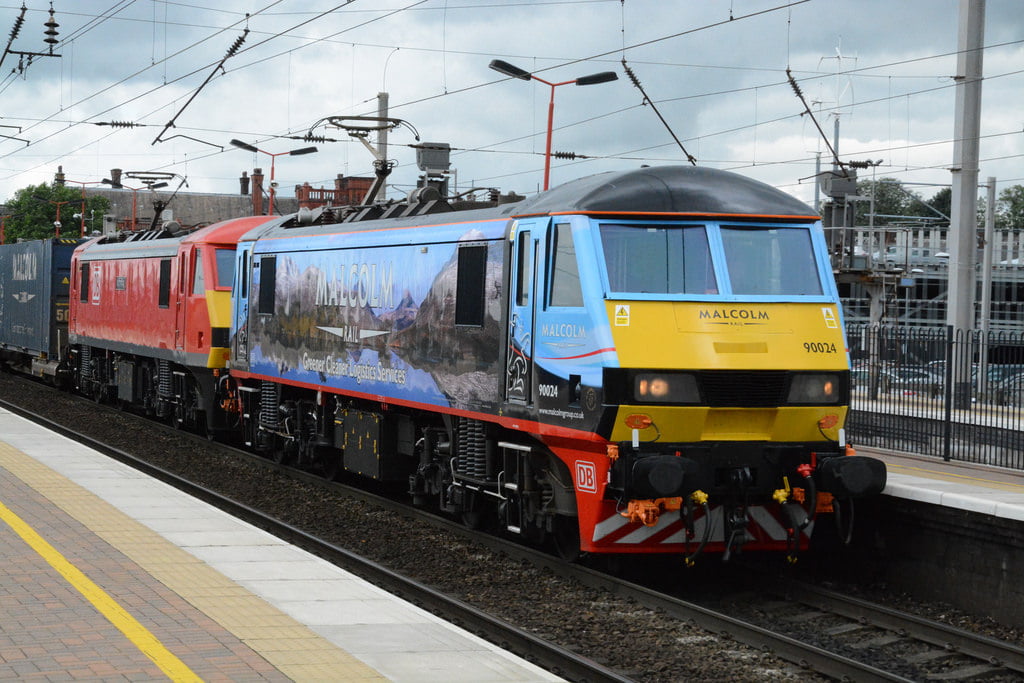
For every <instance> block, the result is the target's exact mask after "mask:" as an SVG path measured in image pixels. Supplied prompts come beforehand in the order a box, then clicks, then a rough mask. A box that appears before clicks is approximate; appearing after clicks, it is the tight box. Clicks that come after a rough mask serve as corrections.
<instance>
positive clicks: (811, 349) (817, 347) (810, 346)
mask: <svg viewBox="0 0 1024 683" xmlns="http://www.w3.org/2000/svg"><path fill="white" fill-rule="evenodd" d="M804 351H806V352H807V353H836V345H835V343H833V342H804Z"/></svg>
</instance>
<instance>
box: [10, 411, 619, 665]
mask: <svg viewBox="0 0 1024 683" xmlns="http://www.w3.org/2000/svg"><path fill="white" fill-rule="evenodd" d="M0 408H4V409H6V410H9V411H10V412H12V413H14V414H16V415H18V416H20V417H23V418H25V419H28V420H31V421H32V422H35V423H36V424H39V425H40V426H43V427H45V428H46V429H49V430H51V431H53V432H56V433H58V434H61V435H62V436H65V437H67V438H70V439H72V440H74V441H77V442H79V443H81V444H83V445H86V446H88V447H89V448H92V449H93V450H96V451H98V452H100V453H102V454H103V455H106V456H108V457H111V458H113V459H115V460H117V461H119V462H122V463H124V464H126V465H128V466H130V467H132V468H135V469H137V470H139V471H141V472H143V473H145V474H147V475H148V476H151V477H153V478H154V479H158V480H160V481H162V482H164V483H167V484H169V485H171V486H174V487H175V488H177V489H179V490H181V491H183V492H184V493H187V494H188V495H191V496H193V497H195V498H198V499H200V500H202V501H204V502H206V503H209V504H211V505H213V506H215V507H217V508H219V509H221V510H224V511H225V512H228V513H229V514H231V515H233V516H235V517H238V518H240V519H243V520H245V521H247V522H249V523H250V524H254V525H255V526H258V527H260V528H261V529H264V530H265V531H268V532H269V533H272V534H274V535H275V536H277V537H279V538H282V539H283V540H286V541H288V542H290V543H293V544H294V545H297V546H299V547H302V548H303V549H305V550H307V551H309V552H312V553H314V554H316V555H318V556H320V557H323V558H325V559H327V560H328V561H330V562H332V563H334V564H336V565H338V566H340V567H343V568H345V569H347V570H349V571H351V572H352V573H354V574H357V575H358V576H360V577H362V578H364V579H366V580H367V581H370V582H371V583H374V584H376V585H378V586H380V587H382V588H384V589H385V590H387V591H389V592H390V593H393V594H395V595H397V596H398V597H400V598H402V599H404V600H406V601H408V602H411V603H413V604H415V605H417V606H419V607H421V608H422V609H425V610H427V611H430V612H432V613H434V614H436V615H438V616H440V617H441V618H443V619H446V620H447V621H450V622H452V623H454V624H456V625H457V626H460V627H461V628H464V629H466V630H468V631H470V632H472V633H475V634H476V635H478V636H480V637H482V638H484V639H486V640H489V641H490V642H492V643H495V644H497V645H498V646H500V647H502V648H503V649H506V650H509V651H511V652H513V653H515V654H517V655H519V656H520V657H522V658H524V659H526V660H527V661H530V662H532V663H533V664H536V665H537V666H540V667H542V668H545V669H547V670H549V671H551V672H552V673H554V674H556V675H558V676H562V677H563V678H567V679H568V680H572V681H588V682H590V681H594V682H604V681H608V682H614V683H628V682H629V681H631V680H632V679H630V678H629V677H628V676H625V675H623V674H620V673H619V672H617V671H614V670H613V669H610V668H608V667H605V666H603V665H601V664H599V663H597V662H595V661H593V660H592V659H589V658H587V657H584V656H581V655H578V654H576V653H574V652H571V651H569V650H567V649H565V648H562V647H559V646H558V645H555V644H553V643H550V642H547V641H545V640H543V639H541V638H538V637H537V636H535V635H533V634H531V633H529V632H527V631H524V630H523V629H520V628H517V627H516V626H513V625H512V624H509V623H508V622H505V621H503V620H501V619H498V618H496V617H493V616H491V615H489V614H485V613H483V612H481V611H480V610H478V609H477V608H475V607H473V606H471V605H469V604H467V603H465V602H462V601H461V600H456V599H455V598H452V597H450V596H448V595H445V594H443V593H441V592H439V591H436V590H434V589H432V588H430V587H429V586H426V585H424V584H421V583H419V582H417V581H414V580H412V579H409V578H407V577H405V576H402V575H401V574H398V573H397V572H394V571H391V570H390V569H388V568H387V567H384V566H383V565H380V564H378V563H376V562H373V561H371V560H368V559H366V558H364V557H361V556H359V555H358V554H356V553H353V552H351V551H349V550H346V549H344V548H341V547H338V546H335V545H333V544H330V543H327V542H325V541H323V540H321V539H318V538H317V537H315V536H313V535H311V534H309V533H306V532H305V531H303V530H301V529H298V528H296V527H294V526H292V525H289V524H286V523H284V522H282V521H280V520H278V519H275V518H273V517H271V516H268V515H266V514H264V513H262V512H261V511H259V510H257V509H255V508H253V507H250V506H248V505H245V504H243V503H240V502H238V501H235V500H233V499H231V498H228V497H226V496H223V495H221V494H220V493H218V492H216V491H214V490H212V489H209V488H206V487H204V486H200V485H199V484H196V483H194V482H191V481H189V480H188V479H185V478H184V477H181V476H179V475H177V474H175V473H173V472H171V471H169V470H166V469H164V468H162V467H159V466H157V465H154V464H152V463H148V462H146V461H145V460H142V459H140V458H137V457H135V456H133V455H131V454H130V453H127V452H125V451H122V450H120V449H118V448H114V447H111V446H109V445H107V444H104V443H103V442H101V441H98V440H96V439H94V438H92V437H90V436H88V435H85V434H82V433H80V432H77V431H75V430H73V429H70V428H68V427H65V426H63V425H61V424H59V423H57V422H54V421H52V420H49V419H47V418H45V417H43V416H41V415H37V414H35V413H32V412H31V411H28V410H25V409H23V408H20V407H19V406H16V405H14V404H12V403H10V402H8V401H6V400H3V399H0Z"/></svg>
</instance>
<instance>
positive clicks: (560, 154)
mask: <svg viewBox="0 0 1024 683" xmlns="http://www.w3.org/2000/svg"><path fill="white" fill-rule="evenodd" d="M551 156H553V157H555V158H556V159H568V160H570V161H572V160H573V159H575V158H576V152H552V153H551Z"/></svg>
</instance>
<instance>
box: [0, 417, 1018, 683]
mask: <svg viewBox="0 0 1024 683" xmlns="http://www.w3.org/2000/svg"><path fill="white" fill-rule="evenodd" d="M4 407H7V406H6V405H5V406H4ZM9 409H12V410H15V411H16V412H22V411H21V410H20V409H18V408H16V407H11V408H9ZM58 428H59V427H58ZM59 429H61V430H63V431H65V432H68V431H70V430H65V429H64V428H59ZM176 434H178V435H179V436H180V433H176ZM69 435H71V436H72V438H78V436H74V435H73V434H69ZM196 439H197V444H198V443H205V440H204V439H200V438H199V437H196ZM90 445H92V446H93V447H94V448H97V449H98V450H102V451H103V452H108V453H111V454H112V455H114V457H118V458H119V459H124V460H126V461H129V462H131V463H133V466H139V467H141V468H143V469H145V470H146V471H147V472H149V473H151V474H152V475H153V476H158V477H160V478H162V479H164V480H169V481H171V482H172V483H173V484H174V485H176V486H179V487H181V488H184V489H186V490H189V491H190V492H191V493H193V495H197V496H198V497H201V498H204V499H206V500H208V501H210V502H214V504H217V505H219V506H222V507H225V508H231V511H232V513H233V514H238V515H239V516H243V517H245V518H246V519H248V520H249V521H251V522H252V523H255V524H258V525H260V526H262V527H264V528H268V529H270V530H272V531H273V532H274V533H277V534H278V535H279V536H282V537H285V538H287V539H288V540H290V541H292V542H294V543H296V544H298V545H302V546H304V547H306V548H308V549H310V550H311V551H313V552H316V553H318V554H321V555H323V556H325V557H328V558H329V559H331V560H332V561H336V562H337V563H338V564H341V565H342V566H345V567H347V568H349V569H350V570H352V571H353V572H354V573H357V574H360V575H362V576H364V577H366V578H368V579H369V580H371V581H374V582H375V583H378V584H379V585H382V586H384V587H385V588H387V589H388V590H391V591H392V592H395V593H397V594H399V595H401V596H402V597H404V598H406V599H408V600H411V601H413V602H415V603H418V604H420V605H421V606H423V607H425V608H427V609H429V610H431V611H433V612H435V613H437V614H440V615H442V616H443V617H444V618H446V619H449V620H451V621H453V622H455V623H458V624H460V625H462V626H464V627H466V628H468V629H469V630H471V631H474V632H476V633H478V634H480V635H482V636H483V637H485V638H488V639H490V640H492V641H493V642H497V643H500V644H502V645H503V646H505V647H507V648H508V649H510V650H512V651H514V652H517V653H519V654H521V655H522V656H525V657H527V658H529V659H531V660H532V661H535V662H537V663H538V664H540V665H541V666H545V667H547V668H549V669H550V670H552V671H556V672H558V673H560V674H561V675H563V676H564V677H566V678H569V679H571V680H646V679H644V678H642V677H640V678H633V677H632V674H631V673H630V672H629V671H628V670H623V669H619V670H616V668H615V667H614V666H610V665H609V666H605V665H603V664H600V663H597V662H595V661H593V659H591V658H588V657H586V656H585V655H584V654H581V653H578V652H575V651H572V649H567V648H564V647H558V646H552V645H551V644H550V643H548V642H546V641H545V640H544V639H543V638H539V637H537V636H536V635H534V634H533V633H531V632H528V631H526V630H523V629H519V628H516V627H514V626H510V625H509V624H507V622H505V621H504V620H502V619H495V618H494V617H490V616H488V615H487V614H486V613H484V612H482V611H481V610H480V609H477V608H474V607H473V606H472V605H469V604H467V603H466V602H465V601H462V600H458V599H453V598H450V597H448V596H446V595H444V594H442V592H441V591H438V590H435V589H433V588H431V587H429V586H425V585H423V584H422V583H421V582H418V581H415V580H411V579H407V578H404V577H403V576H401V575H399V574H397V573H396V572H394V571H391V570H389V569H387V568H386V567H384V566H382V565H381V564H380V563H378V562H374V561H372V560H366V559H365V558H362V557H361V556H359V555H358V554H356V553H353V552H351V551H349V550H345V549H344V548H341V547H338V546H337V545H335V544H332V543H325V542H324V541H322V540H320V539H319V538H317V537H316V535H315V534H310V533H308V532H306V531H303V530H301V529H299V528H297V527H296V526H293V525H290V524H287V523H284V522H281V521H280V520H278V519H275V518H274V515H269V516H267V515H265V514H263V513H260V512H259V511H257V510H255V509H254V508H253V507H252V506H249V505H245V504H240V503H237V502H235V501H232V500H227V501H225V500H224V499H223V496H221V495H220V494H217V493H216V492H215V491H212V490H210V489H209V488H208V487H205V486H201V485H197V484H194V483H192V482H189V481H187V480H182V477H179V476H178V475H174V474H173V473H171V472H167V471H166V470H164V469H163V468H160V467H154V466H153V465H151V464H149V463H146V462H144V461H139V459H137V458H134V457H132V456H131V455H129V454H125V453H121V452H116V453H115V452H112V451H116V449H110V448H109V447H107V446H105V445H103V444H99V443H91V444H90ZM236 455H237V456H238V457H241V458H244V459H246V460H247V461H248V462H250V463H253V464H255V465H258V466H260V467H265V468H268V469H270V470H275V471H277V472H280V473H282V474H287V476H289V477H292V478H295V479H297V480H300V481H302V482H303V485H305V486H311V485H314V484H315V485H316V486H318V487H323V486H325V485H326V482H324V481H323V480H322V479H321V478H320V477H318V476H316V475H314V474H310V473H303V472H297V471H294V470H286V469H285V468H281V467H279V466H276V465H274V464H273V463H271V462H269V461H267V460H264V459H262V458H258V457H256V456H253V455H252V454H248V453H244V452H240V453H236ZM330 487H331V488H332V489H335V490H337V489H339V488H341V489H343V490H344V495H346V496H349V497H354V498H357V499H359V500H361V501H365V502H366V503H367V504H371V505H373V506H378V507H381V508H383V509H387V510H390V511H393V512H394V513H396V514H399V515H403V516H414V517H416V518H417V519H419V520H422V521H423V522H424V523H426V524H430V525H431V526H433V527H435V528H437V529H440V530H443V531H444V532H445V533H447V534H455V535H459V536H461V537H464V538H468V539H472V542H473V543H476V544H480V545H483V546H485V547H487V548H489V549H490V550H492V551H495V552H498V553H501V554H503V555H504V556H507V557H509V558H510V559H512V560H515V561H521V562H526V563H529V564H530V565H532V566H534V567H538V568H541V569H542V570H543V571H546V572H552V573H556V574H558V575H559V576H562V577H564V578H566V579H567V580H571V581H574V582H578V583H580V584H582V585H584V586H588V587H591V588H593V589H596V590H599V591H601V592H603V593H606V594H608V595H613V596H616V597H617V598H620V599H623V600H627V601H629V602H632V603H634V604H637V605H641V606H643V607H644V608H645V609H648V610H651V611H654V612H657V613H658V614H661V615H664V618H667V619H672V620H678V621H680V622H687V623H692V624H696V625H698V626H699V627H701V628H702V629H705V630H706V631H708V632H710V633H711V634H715V636H716V637H718V638H721V639H723V640H735V641H737V642H740V643H744V644H746V645H749V646H751V647H753V648H755V649H756V650H758V651H761V652H771V653H773V654H774V655H776V656H778V657H779V658H781V659H783V660H785V661H788V662H790V663H792V664H793V665H795V666H796V667H798V668H799V670H801V671H803V672H805V673H810V672H812V671H813V672H817V673H819V674H821V675H823V676H827V677H830V678H837V679H840V680H858V681H860V680H895V681H902V680H928V679H939V680H966V679H969V678H976V677H979V676H985V677H996V678H999V679H1005V680H1013V679H1019V677H1020V676H1022V675H1024V650H1021V649H1020V648H1017V647H1015V646H1012V645H1009V644H1006V643H1002V642H1000V641H995V640H993V639H990V638H985V637H983V636H977V635H976V634H971V633H968V632H966V631H962V630H958V629H953V628H952V627H948V626H946V625H943V624H938V623H936V622H931V621H927V620H923V619H921V618H919V617H915V616H913V615H909V614H905V613H901V612H897V611H896V610H892V609H889V608H884V607H880V606H877V605H872V604H870V603H867V602H864V601H858V600H856V599H853V598H849V597H846V596H842V595H840V594H837V593H833V592H829V591H824V590H822V589H820V588H817V587H814V586H807V585H802V584H796V583H794V582H793V581H791V580H789V579H783V580H782V581H781V583H780V582H776V584H775V586H774V589H773V590H772V591H771V593H772V594H773V595H774V596H776V597H772V596H771V595H766V593H767V592H766V591H761V590H760V589H759V591H758V593H757V594H756V595H750V594H745V593H742V592H734V593H733V596H734V598H735V599H734V601H733V604H725V605H709V604H698V603H697V602H693V601H687V600H684V599H681V598H679V597H673V596H670V595H667V594H666V593H664V592H661V591H658V590H654V589H652V588H648V587H645V586H642V585H638V584H636V583H629V582H626V581H624V580H622V579H620V578H617V577H615V576H610V575H608V574H606V573H601V572H598V571H594V570H592V569H588V568H587V567H583V566H579V565H567V564H565V563H563V562H561V561H560V560H558V559H556V558H554V557H552V556H550V555H547V554H545V553H542V552H539V551H537V550H535V549H532V548H527V547H523V546H520V545H518V544H516V543H513V542H510V541H507V540H505V539H502V538H499V537H494V536H486V535H484V536H481V535H480V534H479V533H476V532H472V531H470V530H469V529H466V528H465V527H463V526H462V525H461V524H457V523H454V522H452V521H450V520H447V519H444V518H439V517H437V516H436V515H428V514H426V513H423V512H421V511H419V510H416V509H412V508H410V507H409V506H407V505H405V504H400V503H398V502H396V501H393V500H390V499H388V498H386V497H382V496H379V495H375V494H372V493H368V492H366V491H362V490H359V489H353V488H351V487H345V486H344V485H341V484H330ZM681 571H682V569H679V572H681ZM759 581H760V583H759V585H762V584H764V585H767V584H768V583H769V580H768V579H767V578H764V577H759ZM748 585H749V577H748ZM778 596H781V597H778ZM737 605H742V606H743V609H738V608H737ZM765 617H767V618H765ZM810 635H813V637H810Z"/></svg>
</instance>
